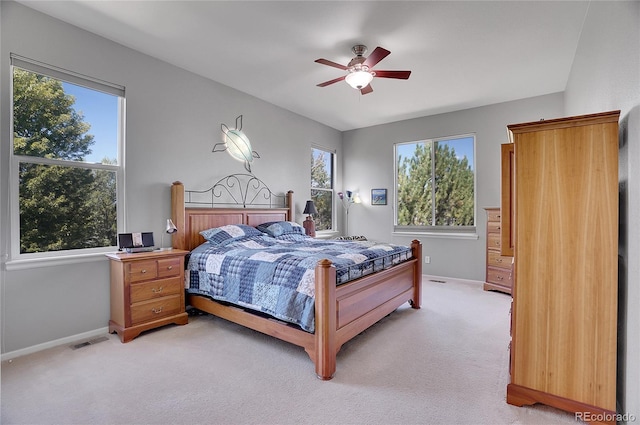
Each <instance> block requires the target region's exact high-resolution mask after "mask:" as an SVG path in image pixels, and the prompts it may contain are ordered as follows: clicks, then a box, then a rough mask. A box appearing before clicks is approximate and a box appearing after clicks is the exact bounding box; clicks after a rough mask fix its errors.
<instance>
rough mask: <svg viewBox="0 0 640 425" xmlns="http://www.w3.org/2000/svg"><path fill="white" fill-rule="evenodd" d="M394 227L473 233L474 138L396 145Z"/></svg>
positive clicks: (410, 229) (398, 228) (402, 229)
mask: <svg viewBox="0 0 640 425" xmlns="http://www.w3.org/2000/svg"><path fill="white" fill-rule="evenodd" d="M394 150H395V168H396V172H395V178H396V187H395V189H396V196H395V202H396V208H395V211H396V217H395V229H396V230H399V231H447V232H475V171H474V151H475V136H474V135H464V136H455V137H448V138H440V139H431V140H424V141H419V142H410V143H398V144H396V145H395V146H394Z"/></svg>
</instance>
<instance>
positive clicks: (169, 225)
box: [165, 218, 178, 234]
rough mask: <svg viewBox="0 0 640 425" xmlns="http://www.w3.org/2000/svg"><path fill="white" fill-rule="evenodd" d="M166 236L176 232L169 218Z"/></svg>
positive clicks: (176, 229)
mask: <svg viewBox="0 0 640 425" xmlns="http://www.w3.org/2000/svg"><path fill="white" fill-rule="evenodd" d="M165 231H166V232H167V233H168V234H172V233H175V232H177V231H178V228H177V227H176V225H175V224H173V220H171V219H170V218H168V219H167V229H166V230H165Z"/></svg>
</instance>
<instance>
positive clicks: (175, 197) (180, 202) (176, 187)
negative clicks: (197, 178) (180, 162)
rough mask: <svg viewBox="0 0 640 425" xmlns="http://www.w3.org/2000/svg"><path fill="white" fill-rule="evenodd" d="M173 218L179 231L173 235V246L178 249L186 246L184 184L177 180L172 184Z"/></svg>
mask: <svg viewBox="0 0 640 425" xmlns="http://www.w3.org/2000/svg"><path fill="white" fill-rule="evenodd" d="M171 220H173V224H175V225H176V228H177V229H178V231H177V232H176V233H175V234H174V235H173V237H172V238H171V239H172V242H173V243H172V246H173V247H174V248H176V249H187V248H186V242H185V241H186V237H187V235H186V234H185V214H184V185H183V184H182V183H181V182H179V181H175V182H173V184H172V185H171Z"/></svg>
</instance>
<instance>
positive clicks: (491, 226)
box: [487, 221, 501, 234]
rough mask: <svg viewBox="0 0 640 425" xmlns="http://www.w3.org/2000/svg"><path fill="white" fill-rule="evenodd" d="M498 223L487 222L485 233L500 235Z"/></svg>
mask: <svg viewBox="0 0 640 425" xmlns="http://www.w3.org/2000/svg"><path fill="white" fill-rule="evenodd" d="M500 229H501V227H500V222H499V221H488V222H487V232H489V233H497V234H500Z"/></svg>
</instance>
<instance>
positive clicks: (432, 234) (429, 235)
mask: <svg viewBox="0 0 640 425" xmlns="http://www.w3.org/2000/svg"><path fill="white" fill-rule="evenodd" d="M393 235H394V236H405V237H406V236H422V237H425V238H437V239H469V240H477V239H478V238H479V237H478V234H477V233H455V232H451V233H444V232H393Z"/></svg>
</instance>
